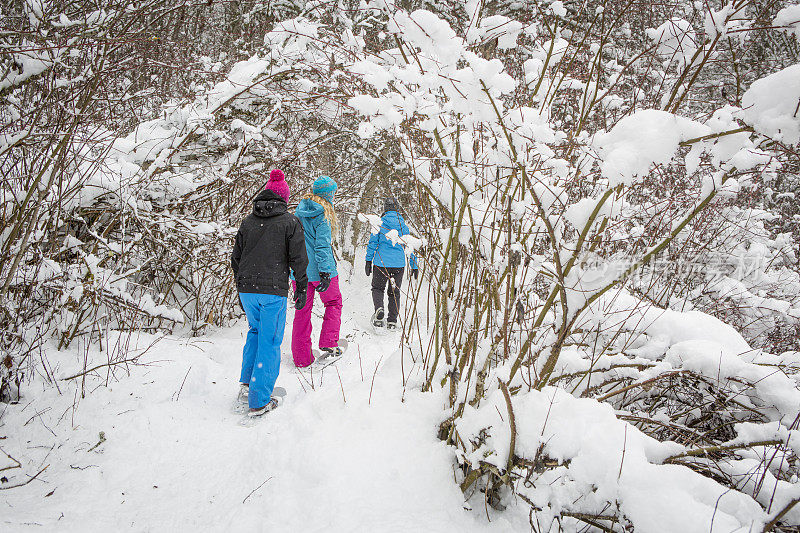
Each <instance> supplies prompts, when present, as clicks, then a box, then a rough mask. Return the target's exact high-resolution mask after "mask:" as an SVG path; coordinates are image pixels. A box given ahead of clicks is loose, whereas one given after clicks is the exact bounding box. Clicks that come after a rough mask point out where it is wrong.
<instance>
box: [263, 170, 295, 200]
mask: <svg viewBox="0 0 800 533" xmlns="http://www.w3.org/2000/svg"><path fill="white" fill-rule="evenodd" d="M267 189H269V190H271V191H275V192H276V193H278V194H280V195H281V197H283V199H284V200H286V203H289V194H291V192H290V191H289V185H287V184H286V177H285V176H284V175H283V171H282V170H279V169H277V168H273V169H272V171H271V172H270V173H269V181H268V182H267V184H266V185H265V186H264V190H267Z"/></svg>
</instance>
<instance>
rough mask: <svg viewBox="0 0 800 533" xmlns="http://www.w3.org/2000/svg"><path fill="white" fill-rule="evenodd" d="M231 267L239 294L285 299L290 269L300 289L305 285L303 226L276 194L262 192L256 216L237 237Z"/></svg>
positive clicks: (305, 261)
mask: <svg viewBox="0 0 800 533" xmlns="http://www.w3.org/2000/svg"><path fill="white" fill-rule="evenodd" d="M231 266H232V267H233V273H234V275H235V276H236V288H237V289H238V291H239V292H249V293H259V294H274V295H276V296H286V295H287V293H288V291H289V269H290V268H291V269H292V272H293V273H294V277H295V279H297V282H298V287H305V286H306V284H307V278H306V267H307V266H308V257H307V256H306V242H305V238H304V236H303V226H302V225H301V224H300V221H299V220H297V217H295V216H294V215H292V214H291V213H289V212H288V211H287V208H286V201H285V200H284V199H283V198H281V196H280V195H279V194H277V193H276V192H274V191H270V190H266V191H261V192H260V193H259V194H258V196H256V199H255V200H253V213H252V214H251V215H248V216H247V218H245V219H244V222H242V225H241V227H240V228H239V232H238V233H237V234H236V243H235V244H234V246H233V253H232V254H231Z"/></svg>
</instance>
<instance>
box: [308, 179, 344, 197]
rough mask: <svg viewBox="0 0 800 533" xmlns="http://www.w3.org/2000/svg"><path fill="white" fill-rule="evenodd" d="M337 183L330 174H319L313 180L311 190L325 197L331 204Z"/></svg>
mask: <svg viewBox="0 0 800 533" xmlns="http://www.w3.org/2000/svg"><path fill="white" fill-rule="evenodd" d="M337 187H338V185H336V182H335V181H333V178H331V177H330V176H320V177H318V178H317V179H316V180H315V181H314V188H313V189H312V191H313V192H314V194H316V195H317V196H320V197H322V198H325V199H326V200H328V201H329V202H330V203H331V204H333V195H334V193H335V192H336V189H337Z"/></svg>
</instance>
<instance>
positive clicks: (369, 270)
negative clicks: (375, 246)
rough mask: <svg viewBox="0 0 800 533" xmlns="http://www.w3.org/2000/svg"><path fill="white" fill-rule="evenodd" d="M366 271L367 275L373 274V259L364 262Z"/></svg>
mask: <svg viewBox="0 0 800 533" xmlns="http://www.w3.org/2000/svg"><path fill="white" fill-rule="evenodd" d="M364 272H366V273H367V276H371V275H372V261H367V262H366V263H365V264H364Z"/></svg>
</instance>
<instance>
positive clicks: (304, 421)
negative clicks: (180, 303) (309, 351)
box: [0, 272, 525, 531]
mask: <svg viewBox="0 0 800 533" xmlns="http://www.w3.org/2000/svg"><path fill="white" fill-rule="evenodd" d="M343 293H344V319H343V325H342V334H343V336H345V337H347V338H348V339H349V341H350V350H349V351H348V353H347V355H346V359H345V360H342V361H341V362H339V363H338V364H337V365H336V366H335V367H333V366H332V367H329V368H327V369H326V370H325V371H324V372H323V374H322V375H317V374H315V375H314V376H313V380H312V379H311V377H310V376H307V375H301V374H300V373H299V372H298V371H297V370H296V369H295V368H294V364H293V363H292V358H291V352H290V349H289V345H290V344H289V343H290V335H291V311H290V313H289V318H288V324H287V329H286V335H285V337H284V343H283V349H282V363H281V374H280V377H279V378H278V385H281V386H283V387H285V388H286V389H287V390H288V396H287V399H286V402H285V403H284V405H283V406H282V407H281V408H280V409H279V410H277V411H275V412H273V413H270V414H269V415H267V416H266V417H265V418H264V419H262V420H260V421H258V422H257V423H256V424H255V425H252V426H250V427H247V426H243V425H240V421H241V420H242V416H241V415H237V414H234V413H233V412H232V409H231V408H232V405H233V400H234V397H235V395H236V393H237V390H238V376H239V365H240V362H241V348H242V344H243V341H244V335H245V331H246V328H245V325H244V323H243V322H242V323H239V324H236V325H234V326H232V327H231V328H229V329H225V330H220V331H217V332H214V333H213V334H211V335H209V336H206V337H202V338H187V337H181V336H178V335H176V336H171V337H167V338H165V339H163V340H161V341H160V342H158V343H157V344H155V345H154V346H153V347H152V348H150V349H149V350H148V351H147V352H146V353H145V354H144V355H142V357H141V359H140V363H144V365H137V366H130V367H129V370H130V374H129V375H127V374H126V373H125V372H123V371H122V369H121V368H119V369H118V370H117V377H116V379H112V380H110V381H109V382H108V384H107V385H106V384H105V379H104V378H105V375H106V374H105V369H103V370H101V371H100V372H99V374H101V375H102V377H103V379H100V378H99V377H98V376H97V375H95V376H93V377H91V378H88V379H87V380H86V383H85V387H86V390H87V394H86V397H85V398H84V399H81V398H80V387H81V381H80V379H74V380H71V381H68V382H65V381H60V382H59V388H60V392H59V391H58V390H56V388H55V387H52V386H44V385H43V384H42V381H41V380H40V379H38V378H37V380H36V382H35V383H34V385H32V386H31V387H30V388H28V389H27V391H26V390H24V389H23V392H24V393H25V396H24V398H23V400H22V401H21V402H20V403H19V404H18V405H11V406H8V405H3V406H2V409H4V412H3V415H2V417H0V449H2V450H3V452H5V454H8V455H9V456H11V457H13V458H14V459H16V460H18V461H19V462H20V463H22V468H13V469H9V470H5V471H3V472H0V474H2V475H5V476H6V477H7V478H8V482H6V483H4V485H5V486H9V485H13V484H16V483H20V482H24V481H26V480H28V479H29V476H31V475H34V474H36V473H37V472H39V471H40V470H41V469H42V468H44V467H45V466H47V469H46V470H44V471H43V472H42V473H41V474H40V475H39V476H38V477H37V478H36V479H35V480H34V481H32V482H30V483H28V484H27V485H25V486H22V487H18V488H14V489H10V490H3V491H0V530H2V531H55V530H58V531H87V530H88V531H100V530H104V531H116V530H135V531H155V530H163V531H198V530H200V531H299V530H304V531H322V530H324V531H422V530H425V531H465V530H468V531H483V530H486V531H504V530H508V529H510V528H512V527H514V526H515V524H511V523H509V522H508V520H513V519H514V518H513V515H512V514H508V516H496V515H493V516H492V521H491V522H487V520H486V515H485V512H486V511H485V510H484V509H482V508H477V509H474V510H472V511H468V510H465V509H464V507H465V504H464V501H463V496H462V494H461V491H460V490H459V488H458V484H457V483H455V482H454V473H453V470H452V468H453V467H452V465H453V460H452V451H451V450H450V449H448V448H447V447H446V446H445V445H444V444H443V443H442V442H441V441H439V440H438V439H437V437H436V428H437V426H438V422H439V421H440V420H441V417H440V415H441V413H442V411H441V409H440V408H439V407H440V406H443V405H444V401H443V398H441V397H439V396H437V395H435V394H432V393H431V394H424V395H423V394H421V393H419V392H416V391H411V390H407V391H405V393H404V391H403V386H402V381H403V380H402V377H401V364H400V363H401V361H400V360H401V357H406V358H408V357H409V356H408V352H407V351H406V352H405V354H403V353H401V351H400V350H399V349H398V346H399V342H400V333H392V334H387V335H384V336H376V335H375V334H374V333H373V332H372V330H371V327H370V326H369V315H370V314H371V307H372V306H371V300H370V297H369V287H368V285H367V280H366V278H365V277H364V275H363V274H362V273H360V272H359V274H358V275H356V276H355V280H354V282H353V283H345V284H343ZM315 307H316V308H317V309H316V312H315V314H316V315H318V316H316V318H315V333H318V332H319V321H320V316H321V309H322V307H321V306H320V305H319V302H318V301H317V305H316V306H315ZM154 339H155V337H152V336H149V335H141V336H140V337H139V338H138V340H137V345H138V346H140V347H147V346H148V345H149V344H150V343H151V342H152V340H154ZM45 357H46V358H47V360H49V362H48V367H49V366H51V365H52V368H53V373H54V374H55V375H56V376H62V377H66V376H69V375H71V374H74V373H76V372H79V371H80V370H81V369H82V368H83V359H82V355H80V354H79V353H78V352H77V351H68V352H56V351H55V350H51V351H49V352H47V353H46V354H45ZM90 357H91V356H90ZM94 357H99V358H104V357H105V355H104V354H95V355H94ZM406 364H408V362H407V361H406ZM376 369H377V370H376ZM373 381H374V383H373ZM312 382H313V387H312ZM89 391H91V392H89ZM73 404H75V407H73ZM100 432H103V434H104V437H105V441H104V442H102V443H101V444H99V445H97V444H98V442H99V441H100V437H99V435H100ZM5 454H2V453H0V468H3V467H5V466H9V465H13V464H14V462H13V461H12V460H11V459H10V458H8V457H7V456H6V455H5ZM520 519H521V518H520ZM524 525H525V524H524V523H520V524H516V526H517V527H524Z"/></svg>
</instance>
